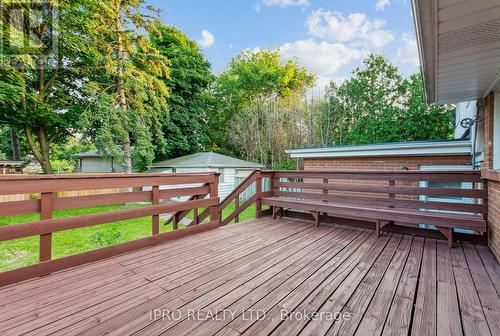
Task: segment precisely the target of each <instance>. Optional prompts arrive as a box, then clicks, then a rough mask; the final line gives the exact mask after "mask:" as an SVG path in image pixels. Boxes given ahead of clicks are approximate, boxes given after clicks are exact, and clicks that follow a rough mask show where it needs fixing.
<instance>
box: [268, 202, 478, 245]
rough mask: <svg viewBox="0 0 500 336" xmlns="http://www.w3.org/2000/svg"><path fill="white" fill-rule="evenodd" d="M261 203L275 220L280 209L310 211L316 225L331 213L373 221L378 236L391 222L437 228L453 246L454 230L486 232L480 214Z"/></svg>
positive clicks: (313, 204)
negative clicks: (271, 212) (322, 214)
mask: <svg viewBox="0 0 500 336" xmlns="http://www.w3.org/2000/svg"><path fill="white" fill-rule="evenodd" d="M262 204H265V205H268V206H271V207H272V208H273V217H275V214H276V212H277V211H276V210H277V209H283V208H290V209H297V210H305V211H309V212H311V213H312V214H313V216H314V217H315V219H316V224H317V225H319V214H320V213H331V214H335V215H336V216H338V217H343V216H348V217H356V218H362V219H366V220H373V221H375V224H376V230H377V233H379V230H380V228H381V227H382V226H383V225H385V224H386V223H388V222H399V223H407V224H426V225H434V226H436V227H437V228H438V229H439V231H440V232H441V233H443V234H444V235H445V236H446V238H447V239H448V243H449V245H450V246H451V242H452V240H453V229H465V230H472V231H478V232H485V231H486V220H485V219H484V218H483V217H482V216H481V215H475V214H454V213H444V212H431V211H418V210H412V209H401V208H396V209H395V208H387V207H385V208H382V207H376V206H373V207H371V206H366V205H365V204H363V205H356V204H345V203H342V204H341V203H334V202H323V201H318V200H306V199H296V198H287V197H265V198H262Z"/></svg>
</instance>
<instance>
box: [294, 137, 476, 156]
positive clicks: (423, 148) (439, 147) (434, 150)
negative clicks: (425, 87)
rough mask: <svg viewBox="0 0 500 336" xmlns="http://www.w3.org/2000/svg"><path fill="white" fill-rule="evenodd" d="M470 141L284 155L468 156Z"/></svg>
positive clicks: (307, 150)
mask: <svg viewBox="0 0 500 336" xmlns="http://www.w3.org/2000/svg"><path fill="white" fill-rule="evenodd" d="M471 152H472V144H471V142H470V140H464V141H452V142H429V143H418V144H412V143H408V144H406V143H401V144H395V145H392V146H391V145H364V146H346V147H325V148H303V149H290V150H287V151H286V153H287V154H289V155H290V157H291V158H347V157H377V156H425V155H429V156H436V155H470V154H471Z"/></svg>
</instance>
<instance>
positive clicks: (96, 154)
mask: <svg viewBox="0 0 500 336" xmlns="http://www.w3.org/2000/svg"><path fill="white" fill-rule="evenodd" d="M73 156H74V157H77V158H83V157H103V155H102V154H101V153H99V151H97V150H89V151H86V152H82V153H76V154H73Z"/></svg>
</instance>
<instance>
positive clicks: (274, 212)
mask: <svg viewBox="0 0 500 336" xmlns="http://www.w3.org/2000/svg"><path fill="white" fill-rule="evenodd" d="M271 208H272V209H273V219H276V216H277V215H278V212H279V213H280V218H282V217H283V208H281V207H277V206H274V205H273V206H272V207H271Z"/></svg>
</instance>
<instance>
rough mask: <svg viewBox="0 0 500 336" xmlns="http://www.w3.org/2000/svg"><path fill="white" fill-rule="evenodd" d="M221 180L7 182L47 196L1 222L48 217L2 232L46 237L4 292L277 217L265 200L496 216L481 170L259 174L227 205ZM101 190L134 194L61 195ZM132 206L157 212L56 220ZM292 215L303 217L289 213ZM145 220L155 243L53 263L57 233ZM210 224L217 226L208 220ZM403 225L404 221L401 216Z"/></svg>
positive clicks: (9, 205) (0, 231) (4, 210)
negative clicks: (251, 219) (249, 218)
mask: <svg viewBox="0 0 500 336" xmlns="http://www.w3.org/2000/svg"><path fill="white" fill-rule="evenodd" d="M218 175H219V174H217V173H199V174H198V173H197V174H131V175H125V174H123V175H121V174H116V175H88V176H82V175H77V176H35V177H33V176H21V177H17V176H16V177H0V195H12V194H18V193H29V194H36V193H38V194H39V195H40V197H39V199H32V200H27V201H9V202H0V216H10V215H16V214H28V213H33V212H38V213H40V220H37V221H33V222H31V223H23V224H15V225H8V226H4V227H0V241H6V240H12V239H18V238H23V237H29V236H40V251H39V254H40V262H39V263H38V264H35V265H32V266H28V267H24V268H22V269H18V270H12V271H8V272H4V273H0V285H2V284H6V283H11V282H14V281H20V280H23V279H27V278H30V277H33V276H38V275H43V274H47V273H50V272H54V271H57V270H60V269H63V268H66V267H72V266H75V265H78V264H82V263H85V262H88V261H91V260H98V259H102V258H106V257H109V256H112V255H116V254H118V253H123V252H126V251H130V250H133V249H137V248H141V247H146V246H150V245H152V244H156V243H160V242H163V241H166V240H170V239H174V238H178V237H182V236H184V235H187V234H191V233H195V232H201V231H204V230H208V229H211V228H216V227H218V226H221V225H227V224H229V223H231V222H239V220H240V216H241V214H242V213H243V211H245V210H247V209H248V208H249V207H251V206H252V205H255V217H261V216H264V215H269V214H271V211H272V210H271V209H266V210H263V205H262V202H263V199H268V198H269V197H279V198H289V199H293V200H294V201H296V200H303V201H304V202H307V201H315V202H318V201H319V202H324V203H329V202H330V203H332V204H346V205H348V206H349V205H354V206H359V207H378V208H384V209H396V210H397V209H409V210H412V211H429V212H433V213H436V212H438V213H440V212H443V213H445V214H446V213H447V214H475V215H478V216H482V217H483V218H487V213H488V205H487V202H488V195H487V192H486V190H487V187H486V180H484V179H482V178H481V176H480V173H479V172H477V171H437V172H436V171H432V172H431V171H356V172H348V171H260V170H256V171H254V172H252V173H251V174H249V175H248V176H247V177H246V178H245V179H244V180H243V181H242V182H241V183H240V184H239V185H238V186H237V187H236V188H235V189H234V190H233V191H232V192H231V193H230V194H229V195H228V196H227V197H225V198H224V199H223V200H221V201H219V199H218ZM264 182H265V183H264ZM185 185H187V186H185ZM164 186H169V187H168V188H165V187H164ZM100 188H102V189H105V188H125V189H127V190H126V191H125V192H118V193H114V194H102V195H92V196H73V197H56V196H55V195H56V193H57V192H61V191H72V190H89V189H100ZM132 188H133V189H132ZM139 188H140V189H139ZM138 189H139V190H138ZM145 189H147V190H145ZM118 190H119V189H118ZM122 190H124V189H122ZM243 195H244V196H243ZM173 197H184V198H185V199H186V201H178V202H171V203H170V204H162V203H161V200H164V199H170V198H173ZM131 202H148V204H150V205H147V206H143V207H140V208H132V209H123V210H115V211H112V212H105V213H95V214H90V215H84V216H77V217H69V218H57V219H53V218H52V215H53V212H54V211H56V210H66V209H73V208H79V207H92V206H100V205H108V204H118V203H120V204H125V203H131ZM291 203H293V202H291ZM231 204H234V208H233V209H232V210H231V211H228V210H227V208H228V206H229V205H231ZM266 204H267V205H268V204H269V203H266ZM338 208H339V209H340V207H338ZM200 209H201V211H200ZM284 212H285V214H286V213H289V214H290V215H292V214H294V216H297V215H298V213H293V211H289V210H286V211H284ZM164 213H173V216H172V217H171V218H172V220H171V221H167V223H170V222H173V225H172V228H173V230H174V231H172V232H165V233H160V230H159V220H160V217H159V215H160V214H164ZM189 213H192V214H193V216H192V218H190V222H189V223H188V224H187V225H186V227H185V228H183V229H181V230H178V225H177V224H178V223H179V221H180V220H181V219H183V218H186V217H188V214H189ZM300 215H301V216H302V215H307V214H303V213H302V214H300ZM327 215H329V214H327V213H324V214H323V216H327ZM333 215H334V216H335V214H333ZM144 216H151V218H152V221H151V223H152V224H151V225H152V229H151V231H152V235H151V236H150V237H145V238H141V239H138V240H134V241H130V242H127V243H122V244H119V245H115V246H110V247H107V248H102V249H98V250H93V251H89V252H85V253H82V254H78V255H73V256H68V257H62V258H59V259H52V258H51V244H52V238H51V235H52V233H54V232H58V231H61V230H72V229H76V228H80V227H86V226H93V225H100V224H103V223H109V222H114V221H120V220H124V219H130V218H138V217H144ZM209 217H210V220H209V221H207V218H209ZM400 218H403V217H401V216H400Z"/></svg>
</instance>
